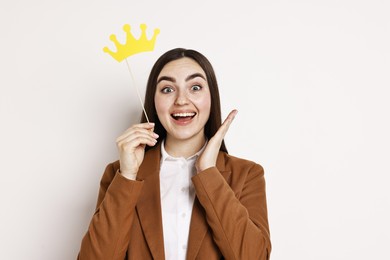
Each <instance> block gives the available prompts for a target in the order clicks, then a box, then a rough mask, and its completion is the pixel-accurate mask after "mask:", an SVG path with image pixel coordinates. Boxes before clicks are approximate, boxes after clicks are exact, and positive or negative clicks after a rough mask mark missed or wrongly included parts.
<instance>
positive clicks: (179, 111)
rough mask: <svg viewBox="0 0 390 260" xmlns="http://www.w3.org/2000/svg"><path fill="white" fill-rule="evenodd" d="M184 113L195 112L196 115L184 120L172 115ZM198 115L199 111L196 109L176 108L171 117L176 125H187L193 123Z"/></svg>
mask: <svg viewBox="0 0 390 260" xmlns="http://www.w3.org/2000/svg"><path fill="white" fill-rule="evenodd" d="M183 113H194V114H195V115H194V116H193V117H189V118H186V119H184V120H183V119H182V120H176V119H175V118H174V117H173V116H172V115H173V114H183ZM197 115H198V113H196V112H195V111H193V110H174V111H173V112H171V113H170V118H171V120H172V122H173V123H174V124H175V125H179V126H186V125H189V124H191V122H192V121H193V119H194V118H195V117H196V116H197Z"/></svg>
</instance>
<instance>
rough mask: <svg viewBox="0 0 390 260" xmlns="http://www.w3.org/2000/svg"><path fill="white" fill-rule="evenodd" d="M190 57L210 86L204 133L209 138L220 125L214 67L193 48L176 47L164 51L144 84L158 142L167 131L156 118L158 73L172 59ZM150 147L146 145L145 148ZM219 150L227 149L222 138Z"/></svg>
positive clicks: (143, 119)
mask: <svg viewBox="0 0 390 260" xmlns="http://www.w3.org/2000/svg"><path fill="white" fill-rule="evenodd" d="M184 57H187V58H191V59H193V60H194V61H196V62H197V63H198V64H199V66H200V67H202V69H203V70H204V72H205V73H206V79H207V83H208V85H209V88H210V95H211V108H210V116H209V119H208V120H207V122H206V125H205V128H204V133H205V135H206V137H207V138H208V139H209V140H210V139H211V138H212V137H213V136H214V134H215V133H216V132H217V131H218V129H219V127H220V126H221V103H220V99H219V90H218V83H217V78H216V76H215V73H214V69H213V67H212V66H211V63H210V62H209V60H208V59H207V58H206V57H205V56H204V55H203V54H201V53H199V52H197V51H195V50H189V49H183V48H176V49H172V50H170V51H167V52H166V53H164V54H163V55H162V56H161V57H160V58H159V59H158V60H157V61H156V63H155V64H154V66H153V68H152V70H151V72H150V75H149V79H148V83H147V85H146V93H145V104H144V105H145V111H146V113H147V115H148V117H149V120H150V122H154V123H155V127H154V132H156V133H157V134H158V135H159V136H160V137H159V140H158V142H161V140H163V139H165V137H166V135H167V131H166V130H165V128H164V127H163V125H162V124H161V122H160V120H159V119H158V116H157V112H156V107H155V103H154V95H155V93H156V87H157V77H158V75H159V74H160V72H161V70H162V69H163V68H164V66H165V65H166V64H167V63H169V62H171V61H174V60H178V59H181V58H184ZM145 122H147V120H146V117H145V115H144V114H142V117H141V123H145ZM148 149H150V147H148V146H147V147H146V150H148ZM220 151H223V152H226V153H227V149H226V146H225V141H224V140H222V144H221V147H220Z"/></svg>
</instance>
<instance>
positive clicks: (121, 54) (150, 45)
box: [103, 24, 160, 62]
mask: <svg viewBox="0 0 390 260" xmlns="http://www.w3.org/2000/svg"><path fill="white" fill-rule="evenodd" d="M140 28H141V31H142V33H141V36H140V37H139V39H138V40H137V39H135V38H134V36H133V35H132V34H131V32H130V29H131V27H130V25H128V24H125V25H124V26H123V31H125V32H126V43H125V44H121V43H120V42H118V40H117V39H116V36H115V34H112V35H111V36H110V40H111V41H112V42H114V44H115V46H116V52H113V51H111V50H110V49H108V47H104V48H103V51H104V52H107V53H108V54H110V55H111V56H112V57H113V58H114V59H116V60H117V61H118V62H121V61H123V60H124V59H126V58H127V57H129V56H131V55H134V54H137V53H140V52H146V51H153V49H154V45H155V43H156V38H157V35H158V34H159V33H160V30H159V29H154V34H153V37H152V39H150V40H148V39H147V37H146V28H147V26H146V24H141V25H140Z"/></svg>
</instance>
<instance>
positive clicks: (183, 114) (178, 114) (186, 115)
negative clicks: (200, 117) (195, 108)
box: [172, 113, 195, 117]
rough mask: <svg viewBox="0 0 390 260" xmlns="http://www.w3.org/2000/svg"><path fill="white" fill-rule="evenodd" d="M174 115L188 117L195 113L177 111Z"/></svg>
mask: <svg viewBox="0 0 390 260" xmlns="http://www.w3.org/2000/svg"><path fill="white" fill-rule="evenodd" d="M172 115H173V116H174V117H188V116H194V115H195V113H175V114H172Z"/></svg>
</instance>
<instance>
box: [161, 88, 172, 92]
mask: <svg viewBox="0 0 390 260" xmlns="http://www.w3.org/2000/svg"><path fill="white" fill-rule="evenodd" d="M161 92H162V93H165V94H167V93H171V92H173V88H171V87H164V88H163V89H161Z"/></svg>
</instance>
